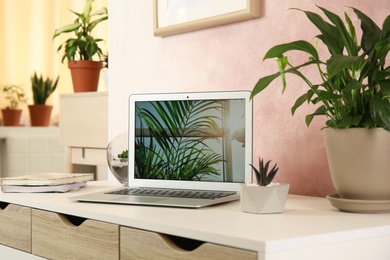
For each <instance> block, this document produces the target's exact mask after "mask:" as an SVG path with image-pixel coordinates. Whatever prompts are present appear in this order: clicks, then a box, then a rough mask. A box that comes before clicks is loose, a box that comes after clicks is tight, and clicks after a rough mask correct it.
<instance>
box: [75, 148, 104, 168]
mask: <svg viewBox="0 0 390 260" xmlns="http://www.w3.org/2000/svg"><path fill="white" fill-rule="evenodd" d="M70 151H71V162H72V163H73V164H84V165H107V154H106V149H97V148H95V149H92V148H74V147H72V148H71V149H70Z"/></svg>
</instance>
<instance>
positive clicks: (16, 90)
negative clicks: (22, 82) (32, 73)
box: [1, 84, 27, 126]
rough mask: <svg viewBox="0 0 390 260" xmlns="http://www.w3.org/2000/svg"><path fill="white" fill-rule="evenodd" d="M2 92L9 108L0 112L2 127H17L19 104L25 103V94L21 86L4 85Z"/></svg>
mask: <svg viewBox="0 0 390 260" xmlns="http://www.w3.org/2000/svg"><path fill="white" fill-rule="evenodd" d="M3 92H4V93H5V99H8V100H9V106H7V107H6V108H5V109H2V110H1V113H2V115H3V124H4V126H19V124H20V117H21V115H22V110H21V109H18V107H19V104H25V103H26V102H27V99H26V93H25V92H24V89H23V88H22V87H21V86H18V85H13V84H12V85H4V86H3Z"/></svg>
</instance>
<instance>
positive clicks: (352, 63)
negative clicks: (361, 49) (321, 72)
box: [326, 55, 365, 78]
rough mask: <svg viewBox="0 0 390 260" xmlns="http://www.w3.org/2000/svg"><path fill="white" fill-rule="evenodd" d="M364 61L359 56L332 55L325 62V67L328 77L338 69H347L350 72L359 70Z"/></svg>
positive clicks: (333, 74)
mask: <svg viewBox="0 0 390 260" xmlns="http://www.w3.org/2000/svg"><path fill="white" fill-rule="evenodd" d="M364 64H365V61H364V59H363V57H360V56H344V55H333V56H332V57H331V58H330V59H329V60H328V61H327V62H326V68H327V71H328V77H329V78H332V77H333V76H335V75H336V74H338V73H339V72H340V71H342V70H344V69H348V70H350V71H352V72H355V71H359V70H361V69H362V67H363V66H364Z"/></svg>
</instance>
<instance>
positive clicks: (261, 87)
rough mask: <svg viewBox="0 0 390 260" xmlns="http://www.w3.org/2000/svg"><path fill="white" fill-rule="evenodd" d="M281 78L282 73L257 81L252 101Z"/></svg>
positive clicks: (252, 93) (251, 96)
mask: <svg viewBox="0 0 390 260" xmlns="http://www.w3.org/2000/svg"><path fill="white" fill-rule="evenodd" d="M279 76H280V72H277V73H275V74H272V75H269V76H266V77H263V78H260V79H259V80H258V81H257V83H256V85H255V87H254V88H253V90H252V92H251V95H250V98H251V99H252V98H253V97H254V96H256V95H257V94H258V93H260V92H261V91H263V90H264V89H265V88H266V87H268V85H269V84H271V82H272V81H274V79H276V78H277V77H279Z"/></svg>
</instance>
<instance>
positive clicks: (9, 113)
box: [1, 108, 22, 126]
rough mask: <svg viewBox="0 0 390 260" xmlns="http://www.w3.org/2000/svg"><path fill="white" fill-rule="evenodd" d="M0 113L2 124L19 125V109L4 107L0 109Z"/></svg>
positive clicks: (20, 113)
mask: <svg viewBox="0 0 390 260" xmlns="http://www.w3.org/2000/svg"><path fill="white" fill-rule="evenodd" d="M1 113H2V114H3V124H4V126H19V125H20V116H21V115H22V110H21V109H11V108H6V109H2V110H1Z"/></svg>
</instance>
